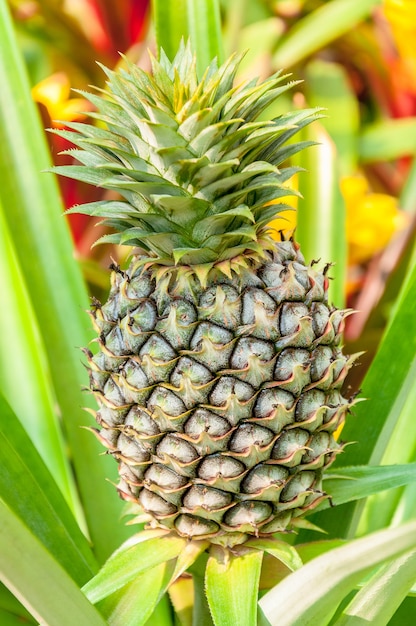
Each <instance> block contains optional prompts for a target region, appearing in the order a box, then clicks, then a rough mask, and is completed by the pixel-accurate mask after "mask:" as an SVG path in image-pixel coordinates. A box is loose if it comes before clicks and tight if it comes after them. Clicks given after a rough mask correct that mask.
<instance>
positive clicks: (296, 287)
mask: <svg viewBox="0 0 416 626" xmlns="http://www.w3.org/2000/svg"><path fill="white" fill-rule="evenodd" d="M261 277H262V278H263V280H264V282H265V283H266V285H267V287H266V290H267V293H268V294H269V295H270V296H272V298H273V300H274V301H275V302H276V303H277V304H281V303H282V302H284V301H287V300H289V301H291V302H301V301H304V300H305V296H306V292H307V289H308V288H309V283H308V285H307V286H306V285H305V284H302V282H301V281H302V278H303V275H301V276H298V275H297V273H296V268H295V265H294V263H285V264H284V265H283V268H282V269H280V268H279V265H277V267H276V268H275V270H274V272H273V271H272V272H269V271H268V270H267V271H264V272H263V273H262V274H261ZM303 282H304V281H303Z"/></svg>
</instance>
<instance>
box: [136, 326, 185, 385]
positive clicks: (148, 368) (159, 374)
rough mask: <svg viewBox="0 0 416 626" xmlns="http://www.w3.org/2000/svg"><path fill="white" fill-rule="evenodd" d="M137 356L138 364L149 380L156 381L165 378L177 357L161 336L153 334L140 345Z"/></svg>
mask: <svg viewBox="0 0 416 626" xmlns="http://www.w3.org/2000/svg"><path fill="white" fill-rule="evenodd" d="M139 358H140V365H141V366H142V368H143V370H144V372H145V374H146V376H147V377H148V379H149V381H150V382H151V383H158V382H162V381H164V380H166V379H167V377H168V376H169V373H170V372H171V371H172V369H173V368H174V367H175V362H176V360H177V358H178V357H177V355H176V352H175V350H174V349H173V348H172V346H171V345H170V344H169V343H168V342H167V341H166V340H165V339H163V337H160V335H156V334H153V335H151V336H150V338H149V339H148V340H147V341H146V343H145V344H144V345H143V346H142V347H141V349H140V352H139Z"/></svg>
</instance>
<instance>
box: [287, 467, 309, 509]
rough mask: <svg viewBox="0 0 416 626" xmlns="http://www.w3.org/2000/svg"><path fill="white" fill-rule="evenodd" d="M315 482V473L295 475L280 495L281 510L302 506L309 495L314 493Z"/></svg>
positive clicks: (306, 472)
mask: <svg viewBox="0 0 416 626" xmlns="http://www.w3.org/2000/svg"><path fill="white" fill-rule="evenodd" d="M315 482H316V474H315V472H311V471H304V472H298V473H297V474H294V475H293V476H292V478H291V479H290V481H289V482H288V484H287V485H286V487H285V488H284V489H283V491H282V493H281V494H280V506H279V509H280V510H283V509H288V508H294V507H297V506H302V504H303V503H304V502H305V500H306V497H307V496H308V494H310V493H312V492H313V487H314V484H315Z"/></svg>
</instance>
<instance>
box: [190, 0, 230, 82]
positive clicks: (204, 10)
mask: <svg viewBox="0 0 416 626" xmlns="http://www.w3.org/2000/svg"><path fill="white" fill-rule="evenodd" d="M187 2H188V20H189V34H190V38H191V45H192V48H193V49H194V50H195V53H196V65H197V70H198V74H199V75H200V76H202V75H203V73H204V71H205V69H206V68H207V67H208V65H209V63H210V62H211V61H212V60H213V59H214V58H217V61H218V64H220V63H222V61H223V57H224V52H223V46H222V39H221V17H220V6H219V2H218V0H187Z"/></svg>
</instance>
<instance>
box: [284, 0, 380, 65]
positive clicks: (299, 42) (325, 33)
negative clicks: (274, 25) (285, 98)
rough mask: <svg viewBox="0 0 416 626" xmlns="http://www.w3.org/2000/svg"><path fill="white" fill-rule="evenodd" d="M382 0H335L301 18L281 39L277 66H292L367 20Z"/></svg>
mask: <svg viewBox="0 0 416 626" xmlns="http://www.w3.org/2000/svg"><path fill="white" fill-rule="evenodd" d="M379 4H381V0H331V1H330V2H325V3H324V4H323V5H322V6H320V7H319V8H317V9H315V11H312V12H311V13H309V14H308V15H306V17H304V18H302V19H300V20H298V21H297V22H296V23H295V25H294V26H293V27H292V28H290V30H289V32H288V34H287V35H286V37H283V38H282V39H281V41H280V42H279V44H278V46H277V48H276V52H275V54H274V56H273V66H274V67H275V68H276V69H279V68H281V67H285V68H286V67H290V66H291V65H294V64H295V63H298V62H299V61H301V60H302V59H304V58H305V57H307V56H309V55H310V54H312V53H313V52H316V51H317V50H319V49H321V48H323V47H324V46H326V45H327V44H329V43H330V42H331V41H334V39H337V38H338V37H340V36H342V35H344V34H345V33H347V32H348V31H350V30H351V29H352V28H354V26H356V25H357V24H358V23H359V22H361V21H362V20H364V19H366V18H367V17H368V16H369V15H370V14H371V11H372V10H373V9H374V8H375V7H376V6H378V5H379Z"/></svg>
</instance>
